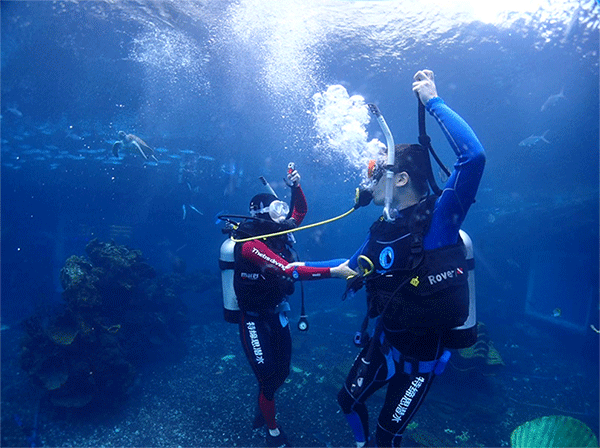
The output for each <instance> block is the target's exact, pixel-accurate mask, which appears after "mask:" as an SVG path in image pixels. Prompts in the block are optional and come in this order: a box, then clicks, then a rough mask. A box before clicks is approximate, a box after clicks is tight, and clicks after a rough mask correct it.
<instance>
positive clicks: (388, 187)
mask: <svg viewBox="0 0 600 448" xmlns="http://www.w3.org/2000/svg"><path fill="white" fill-rule="evenodd" d="M368 106H369V110H370V111H371V113H372V114H373V115H375V118H377V122H378V123H379V127H380V128H381V131H382V132H383V135H384V136H385V141H386V143H387V164H386V166H385V169H386V170H385V203H384V207H383V218H384V219H385V220H386V221H388V222H391V221H393V220H394V217H392V214H391V205H392V196H393V193H394V172H393V171H392V170H393V168H394V160H395V155H396V150H395V148H394V137H393V136H392V132H391V131H390V128H389V126H388V125H387V123H386V122H385V118H383V115H381V112H379V109H378V108H377V106H376V105H375V104H369V105H368Z"/></svg>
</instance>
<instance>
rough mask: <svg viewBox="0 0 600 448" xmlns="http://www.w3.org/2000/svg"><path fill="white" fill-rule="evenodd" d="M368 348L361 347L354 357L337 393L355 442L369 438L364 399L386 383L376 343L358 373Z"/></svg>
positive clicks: (379, 351) (384, 370) (385, 372)
mask: <svg viewBox="0 0 600 448" xmlns="http://www.w3.org/2000/svg"><path fill="white" fill-rule="evenodd" d="M368 349H369V347H365V348H363V349H362V351H361V352H360V354H359V355H358V356H357V357H356V360H355V361H354V364H353V365H352V368H351V369H350V373H349V374H348V376H347V377H346V382H345V383H344V385H343V386H342V388H341V389H340V391H339V393H338V403H339V405H340V407H341V408H342V412H343V413H344V414H345V416H346V419H347V420H348V424H349V425H350V428H351V429H352V432H353V434H354V438H355V440H356V441H357V442H365V441H367V440H368V438H369V413H368V410H367V406H366V405H365V401H366V400H367V398H369V397H370V396H371V395H373V394H374V393H375V392H376V391H377V390H379V389H381V388H382V387H383V386H385V385H386V384H387V381H386V380H385V378H386V376H387V368H386V363H385V357H384V356H383V355H382V354H381V350H380V345H379V344H378V343H377V346H376V347H374V350H373V352H372V355H371V359H370V360H369V364H368V366H366V370H363V371H362V372H361V373H360V374H358V372H359V369H362V368H363V367H365V364H364V362H363V361H362V360H363V358H364V357H365V355H366V354H367V351H368ZM359 376H360V377H362V381H358V382H357V379H358V377H359ZM358 384H361V386H358Z"/></svg>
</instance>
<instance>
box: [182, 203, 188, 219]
mask: <svg viewBox="0 0 600 448" xmlns="http://www.w3.org/2000/svg"><path fill="white" fill-rule="evenodd" d="M181 208H182V209H183V218H182V221H185V217H186V216H187V209H186V208H185V204H183V205H182V206H181Z"/></svg>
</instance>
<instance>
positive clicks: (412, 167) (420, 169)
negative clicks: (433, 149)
mask: <svg viewBox="0 0 600 448" xmlns="http://www.w3.org/2000/svg"><path fill="white" fill-rule="evenodd" d="M395 151H396V155H395V160H394V171H395V172H396V173H401V172H402V171H406V172H407V173H408V175H409V176H410V182H411V184H412V187H413V188H414V189H415V190H416V192H417V193H418V194H419V195H421V196H425V195H426V194H427V193H429V184H428V182H427V173H428V172H429V163H430V162H429V154H428V153H427V149H426V148H423V147H422V146H421V145H417V144H413V145H409V144H406V143H403V144H399V145H396V147H395Z"/></svg>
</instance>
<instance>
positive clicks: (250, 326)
mask: <svg viewBox="0 0 600 448" xmlns="http://www.w3.org/2000/svg"><path fill="white" fill-rule="evenodd" d="M288 179H289V181H290V184H289V185H290V186H291V188H292V210H291V212H290V211H289V207H288V205H287V204H286V203H285V202H283V201H280V200H279V199H278V198H277V196H275V194H274V192H273V191H272V190H271V191H272V192H271V193H261V194H257V195H256V196H254V197H253V198H252V200H251V201H250V215H251V216H250V218H246V219H244V220H243V221H242V222H241V223H240V224H235V226H234V229H233V230H232V231H231V235H232V238H231V239H229V240H227V241H225V243H223V246H222V247H221V269H222V270H223V272H224V273H225V272H226V271H227V270H229V273H230V274H231V273H232V274H233V276H232V277H233V278H232V280H233V288H232V285H231V281H230V280H227V281H225V280H224V281H223V294H224V300H225V302H228V296H229V299H237V307H236V306H235V303H234V302H235V300H233V301H231V300H230V303H229V304H227V303H226V304H225V318H226V320H228V321H230V322H238V323H239V329H240V338H241V341H242V347H243V348H244V352H245V353H246V357H247V358H248V362H249V363H250V366H251V367H252V370H253V371H254V374H255V376H256V379H257V380H258V384H259V393H258V408H259V411H258V412H257V415H256V418H255V420H254V424H253V426H254V428H259V427H261V426H263V425H264V424H266V425H267V429H268V430H267V439H266V442H267V446H289V445H288V441H287V437H286V435H285V433H284V432H283V430H282V429H281V428H280V427H279V425H278V424H277V422H276V420H275V392H276V391H277V389H279V387H280V386H281V385H282V384H283V383H284V381H285V379H286V378H287V377H288V375H289V371H290V360H291V351H292V342H291V335H290V326H289V321H288V318H287V317H286V311H288V310H289V309H290V307H289V304H288V302H287V301H286V298H287V296H289V295H291V294H292V293H293V292H294V281H296V280H318V279H325V278H331V277H339V278H344V279H345V278H347V277H348V276H350V275H352V274H354V271H353V270H351V269H350V268H348V267H346V266H339V267H334V268H329V267H316V268H315V267H304V266H292V265H290V263H291V262H294V261H295V257H294V255H293V253H292V250H291V245H292V239H290V238H289V236H288V235H287V234H284V235H276V236H267V237H258V236H260V235H270V234H273V233H277V232H280V231H284V230H289V229H292V228H295V227H296V226H298V225H299V224H300V223H301V222H302V220H303V219H304V216H305V215H306V212H307V210H308V209H307V204H306V199H305V197H304V193H303V192H302V188H301V187H300V175H299V174H298V172H297V171H296V170H295V169H290V170H289V173H288ZM263 182H264V181H263ZM254 237H258V238H254ZM224 250H228V251H230V253H229V255H233V262H232V263H231V262H229V264H227V262H225V261H223V260H224V259H225V258H227V257H226V255H227V254H225V255H224V253H223V252H224ZM231 268H233V269H231ZM232 271H233V272H232ZM223 278H224V279H225V278H226V277H225V274H224V276H223ZM236 308H238V309H236Z"/></svg>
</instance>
